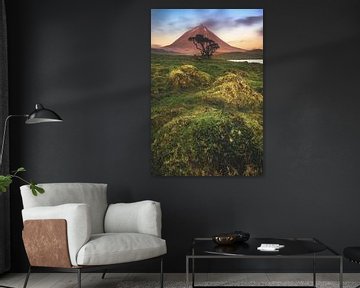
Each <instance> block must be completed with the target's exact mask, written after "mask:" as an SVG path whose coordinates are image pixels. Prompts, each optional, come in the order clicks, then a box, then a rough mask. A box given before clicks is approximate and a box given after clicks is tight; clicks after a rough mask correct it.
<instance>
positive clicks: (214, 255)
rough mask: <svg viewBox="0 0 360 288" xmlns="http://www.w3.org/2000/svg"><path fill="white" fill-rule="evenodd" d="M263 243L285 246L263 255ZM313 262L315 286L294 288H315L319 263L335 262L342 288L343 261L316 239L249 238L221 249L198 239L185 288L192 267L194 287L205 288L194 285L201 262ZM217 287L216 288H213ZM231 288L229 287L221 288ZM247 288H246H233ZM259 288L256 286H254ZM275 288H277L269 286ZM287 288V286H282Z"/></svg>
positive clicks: (189, 264)
mask: <svg viewBox="0 0 360 288" xmlns="http://www.w3.org/2000/svg"><path fill="white" fill-rule="evenodd" d="M261 243H273V244H281V245H284V246H285V247H284V248H281V249H279V251H278V252H263V251H259V250H257V247H259V246H260V245H261ZM231 258H232V259H234V258H239V259H262V260H264V259H299V260H300V259H310V260H311V259H312V266H313V267H312V268H313V285H311V286H293V287H316V260H317V259H335V260H338V261H339V287H340V288H342V287H343V258H342V255H340V254H338V253H337V252H336V251H335V250H333V249H331V248H330V247H328V246H327V245H325V244H324V243H322V242H320V241H319V240H317V239H315V238H286V239H278V238H250V239H249V240H248V241H247V242H245V243H240V244H235V245H229V246H219V245H217V244H215V243H214V242H213V241H212V240H211V238H195V239H193V244H192V248H191V253H190V254H189V255H187V256H186V287H189V271H190V269H189V268H190V266H191V274H192V281H191V282H192V285H191V287H205V286H198V285H195V274H196V273H195V260H200V259H215V260H216V259H231ZM211 287H215V286H211ZM222 287H229V286H222ZM230 287H247V286H230ZM251 287H256V286H251ZM262 287H264V286H262ZM270 287H274V286H270ZM281 287H284V286H281Z"/></svg>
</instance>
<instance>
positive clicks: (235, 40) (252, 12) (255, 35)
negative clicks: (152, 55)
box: [151, 9, 263, 49]
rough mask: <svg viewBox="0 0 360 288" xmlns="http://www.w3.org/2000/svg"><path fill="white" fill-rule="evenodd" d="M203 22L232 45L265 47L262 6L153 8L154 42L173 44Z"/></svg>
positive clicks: (152, 33) (152, 37)
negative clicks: (243, 7)
mask: <svg viewBox="0 0 360 288" xmlns="http://www.w3.org/2000/svg"><path fill="white" fill-rule="evenodd" d="M200 24H204V25H205V26H207V27H208V28H209V29H210V30H211V31H213V32H214V33H215V34H216V35H217V36H219V37H220V38H221V39H222V40H224V41H225V42H227V43H229V44H230V45H232V46H235V47H239V48H244V49H263V10H262V9H152V10H151V45H152V46H155V45H160V46H164V45H169V44H171V43H172V42H174V41H175V40H176V39H177V38H178V37H180V36H181V35H182V34H183V33H185V32H186V31H187V30H189V29H191V28H194V27H195V26H198V25H200Z"/></svg>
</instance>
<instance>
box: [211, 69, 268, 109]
mask: <svg viewBox="0 0 360 288" xmlns="http://www.w3.org/2000/svg"><path fill="white" fill-rule="evenodd" d="M205 98H206V99H207V100H210V101H214V102H219V103H223V104H225V105H234V106H236V107H237V108H252V109H253V108H256V107H259V106H260V105H262V102H263V99H262V95H261V94H260V93H258V92H256V91H254V90H253V89H252V88H251V87H250V86H249V85H248V83H247V82H246V80H245V78H244V77H243V76H242V75H241V74H240V73H232V72H227V73H226V74H225V75H223V76H220V77H218V78H217V79H216V81H215V82H214V84H213V88H212V89H210V90H209V91H208V92H207V94H206V95H205Z"/></svg>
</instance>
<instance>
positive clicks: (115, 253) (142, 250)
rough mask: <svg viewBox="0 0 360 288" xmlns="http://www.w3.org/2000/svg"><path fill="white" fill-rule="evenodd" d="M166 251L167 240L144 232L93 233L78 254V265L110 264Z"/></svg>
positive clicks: (151, 256) (141, 258)
mask: <svg viewBox="0 0 360 288" xmlns="http://www.w3.org/2000/svg"><path fill="white" fill-rule="evenodd" d="M165 253H166V241H165V240H163V239H161V238H159V237H156V236H153V235H148V234H142V233H102V234H93V235H91V237H90V240H89V241H88V242H87V243H86V244H85V245H83V246H82V247H81V248H80V250H79V252H78V255H77V264H78V265H108V264H118V263H126V262H133V261H139V260H145V259H149V258H153V257H157V256H161V255H164V254H165Z"/></svg>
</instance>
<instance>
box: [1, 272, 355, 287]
mask: <svg viewBox="0 0 360 288" xmlns="http://www.w3.org/2000/svg"><path fill="white" fill-rule="evenodd" d="M197 275H198V277H197V280H198V281H200V282H201V281H226V280H227V279H231V280H232V281H234V280H237V279H238V280H239V281H241V280H244V279H246V280H248V279H251V281H256V282H259V283H266V282H267V281H278V282H281V281H311V280H312V274H308V273H298V274H295V273H271V274H268V273H241V274H233V273H232V274H229V273H227V274H226V273H222V274H218V273H212V274H197ZM24 279H25V274H21V273H17V274H13V273H9V274H5V275H1V276H0V287H1V285H4V286H10V287H14V288H22V287H23V283H24ZM158 280H159V274H152V273H147V274H140V273H136V274H125V273H109V274H107V276H106V279H104V280H102V279H101V273H83V275H82V286H83V288H87V287H91V288H93V287H106V288H117V287H123V286H122V285H121V284H119V283H122V282H126V283H127V285H125V287H132V286H131V283H132V281H134V283H141V281H145V282H147V281H149V282H151V281H155V282H154V283H157V281H158ZM317 280H318V281H319V282H320V281H337V280H338V274H336V273H319V274H317ZM344 280H345V282H355V283H359V284H360V274H359V273H351V274H350V273H346V274H344ZM174 282H176V283H177V285H175V286H176V287H179V286H181V287H185V274H180V273H179V274H165V288H166V287H167V286H170V287H174V286H173V285H171V283H174ZM179 283H180V285H179ZM181 283H183V285H181ZM166 284H169V285H166ZM135 286H136V285H135ZM27 287H28V288H75V287H77V282H76V273H32V274H31V277H30V280H29V284H28V286H27ZM136 287H138V286H136ZM147 287H148V286H147Z"/></svg>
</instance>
